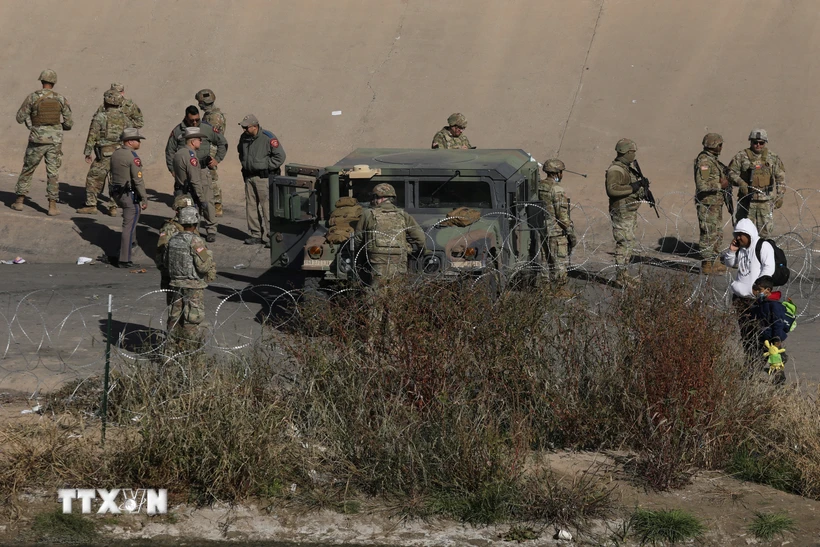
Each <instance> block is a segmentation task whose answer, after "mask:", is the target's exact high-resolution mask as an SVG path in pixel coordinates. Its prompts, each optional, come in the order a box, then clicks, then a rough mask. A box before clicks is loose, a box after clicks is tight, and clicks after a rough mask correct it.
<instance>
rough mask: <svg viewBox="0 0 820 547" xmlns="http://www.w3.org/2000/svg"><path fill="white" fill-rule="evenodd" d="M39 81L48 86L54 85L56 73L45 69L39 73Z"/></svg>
mask: <svg viewBox="0 0 820 547" xmlns="http://www.w3.org/2000/svg"><path fill="white" fill-rule="evenodd" d="M40 81H41V82H46V83H49V84H56V83H57V73H56V72H54V71H53V70H51V69H50V68H47V69H45V70H44V71H42V72H41V73H40Z"/></svg>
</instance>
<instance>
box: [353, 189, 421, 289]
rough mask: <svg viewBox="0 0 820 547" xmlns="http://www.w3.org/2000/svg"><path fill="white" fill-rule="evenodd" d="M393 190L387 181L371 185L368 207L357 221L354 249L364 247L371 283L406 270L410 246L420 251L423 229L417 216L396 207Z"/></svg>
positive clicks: (379, 282) (383, 280)
mask: <svg viewBox="0 0 820 547" xmlns="http://www.w3.org/2000/svg"><path fill="white" fill-rule="evenodd" d="M395 200H396V190H395V188H393V186H391V185H390V184H386V183H382V184H377V185H376V186H375V187H374V188H373V199H372V201H371V202H370V207H369V208H367V209H365V210H364V211H363V213H362V218H361V219H360V220H359V222H358V223H357V224H356V233H355V236H354V237H355V245H356V249H364V251H365V253H366V258H367V269H368V270H369V273H370V277H371V279H370V284H371V285H372V286H374V287H378V286H379V285H380V284H382V283H383V282H385V281H387V280H388V279H390V278H393V277H396V276H398V275H403V274H406V273H407V255H408V253H409V252H410V250H411V248H414V249H418V250H419V251H423V250H424V248H425V245H424V232H423V231H422V230H421V228H420V227H419V225H418V223H417V222H416V219H414V218H413V217H412V216H410V215H409V214H408V213H407V212H405V211H403V210H402V209H400V208H398V207H396V205H395Z"/></svg>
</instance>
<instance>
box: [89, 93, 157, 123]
mask: <svg viewBox="0 0 820 547" xmlns="http://www.w3.org/2000/svg"><path fill="white" fill-rule="evenodd" d="M117 109H118V110H119V111H120V112H122V113H123V114H125V116H126V117H127V118H128V120H129V124H130V125H128V127H136V128H137V129H142V128H143V127H145V118H144V117H143V115H142V110H140V107H138V106H137V103H135V102H134V101H132V100H131V99H129V98H128V97H123V98H122V104H121V105H120V106H118V107H117ZM104 111H105V105H104V104H101V105H100V106H99V107H98V108H97V111H96V112H94V116H96V115H97V114H100V113H101V112H104Z"/></svg>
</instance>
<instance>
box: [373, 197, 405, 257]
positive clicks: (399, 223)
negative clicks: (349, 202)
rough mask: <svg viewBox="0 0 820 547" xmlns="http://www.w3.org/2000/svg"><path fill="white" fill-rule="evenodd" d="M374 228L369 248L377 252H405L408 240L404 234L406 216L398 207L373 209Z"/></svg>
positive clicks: (394, 253)
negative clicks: (403, 215)
mask: <svg viewBox="0 0 820 547" xmlns="http://www.w3.org/2000/svg"><path fill="white" fill-rule="evenodd" d="M371 211H372V212H373V221H374V224H375V226H374V228H373V232H372V237H371V238H370V245H369V246H368V250H369V251H371V252H373V253H376V254H392V255H398V254H404V253H406V252H407V242H406V241H405V235H404V231H405V230H404V229H405V225H404V218H403V217H402V215H401V211H399V210H398V209H381V208H375V209H371Z"/></svg>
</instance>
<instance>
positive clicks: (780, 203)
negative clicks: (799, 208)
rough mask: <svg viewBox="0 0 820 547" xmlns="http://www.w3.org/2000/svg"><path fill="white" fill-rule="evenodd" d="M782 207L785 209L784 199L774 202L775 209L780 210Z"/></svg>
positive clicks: (779, 198)
mask: <svg viewBox="0 0 820 547" xmlns="http://www.w3.org/2000/svg"><path fill="white" fill-rule="evenodd" d="M781 207H783V198H782V197H778V198H777V199H776V200H774V208H775V209H780V208H781Z"/></svg>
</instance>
